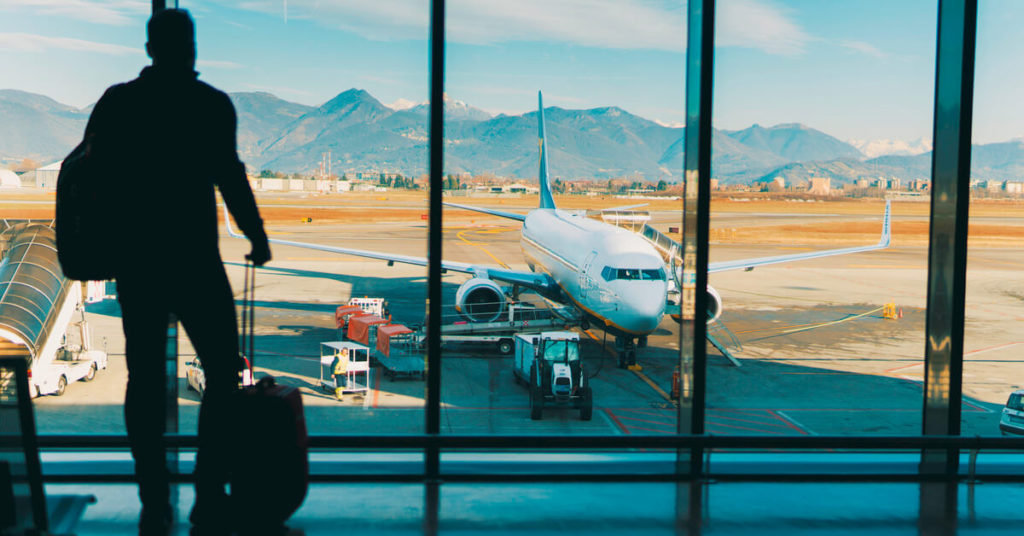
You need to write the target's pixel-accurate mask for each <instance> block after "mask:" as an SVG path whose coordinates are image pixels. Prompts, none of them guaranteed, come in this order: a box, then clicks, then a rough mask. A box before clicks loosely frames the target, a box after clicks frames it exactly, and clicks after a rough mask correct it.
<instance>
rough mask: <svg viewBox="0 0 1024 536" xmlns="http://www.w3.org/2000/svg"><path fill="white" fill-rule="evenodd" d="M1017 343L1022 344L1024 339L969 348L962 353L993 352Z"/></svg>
mask: <svg viewBox="0 0 1024 536" xmlns="http://www.w3.org/2000/svg"><path fill="white" fill-rule="evenodd" d="M1018 344H1024V341H1018V342H1008V343H1006V344H997V345H995V346H989V347H987V348H979V349H977V350H971V351H970V352H964V355H965V356H966V355H975V354H983V353H985V352H994V351H996V350H1002V349H1003V348H1009V347H1011V346H1017V345H1018Z"/></svg>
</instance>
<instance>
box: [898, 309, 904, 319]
mask: <svg viewBox="0 0 1024 536" xmlns="http://www.w3.org/2000/svg"><path fill="white" fill-rule="evenodd" d="M897 318H903V308H902V307H900V313H899V315H898V316H897Z"/></svg>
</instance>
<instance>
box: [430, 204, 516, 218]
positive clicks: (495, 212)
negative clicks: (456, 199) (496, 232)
mask: <svg viewBox="0 0 1024 536" xmlns="http://www.w3.org/2000/svg"><path fill="white" fill-rule="evenodd" d="M445 206H449V207H455V208H461V209H463V210H472V211H474V212H483V213H484V214H490V215H492V216H498V217H499V218H508V219H510V220H518V221H526V215H525V214H516V213H515V212H505V211H504V210H497V209H493V208H483V207H474V206H470V205H459V204H456V203H445Z"/></svg>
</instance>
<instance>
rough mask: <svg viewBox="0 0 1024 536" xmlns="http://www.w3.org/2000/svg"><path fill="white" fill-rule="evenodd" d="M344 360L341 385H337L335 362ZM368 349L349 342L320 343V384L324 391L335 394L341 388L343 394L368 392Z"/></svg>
mask: <svg viewBox="0 0 1024 536" xmlns="http://www.w3.org/2000/svg"><path fill="white" fill-rule="evenodd" d="M339 359H341V360H344V363H343V366H344V368H345V376H344V380H343V382H342V383H343V385H338V382H337V378H336V377H335V375H334V369H335V364H336V362H337V360H339ZM370 379H371V378H370V349H369V348H367V347H365V346H363V345H361V344H356V343H354V342H350V341H330V342H324V343H320V383H319V386H320V388H321V389H323V390H324V391H326V392H328V393H330V394H332V395H333V394H335V392H336V389H337V388H339V387H341V389H342V392H343V393H364V394H365V393H367V392H369V390H370Z"/></svg>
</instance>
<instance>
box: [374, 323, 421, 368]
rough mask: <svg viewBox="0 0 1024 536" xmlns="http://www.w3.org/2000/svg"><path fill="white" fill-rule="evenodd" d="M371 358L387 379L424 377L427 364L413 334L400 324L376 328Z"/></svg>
mask: <svg viewBox="0 0 1024 536" xmlns="http://www.w3.org/2000/svg"><path fill="white" fill-rule="evenodd" d="M373 357H374V359H375V360H376V361H377V362H378V363H379V364H380V366H381V368H382V369H383V371H384V374H385V375H386V376H387V377H388V378H389V379H392V380H394V379H395V378H396V377H398V376H403V377H412V378H416V377H418V378H420V379H423V377H424V372H425V370H426V364H427V362H426V359H425V357H424V354H423V349H422V346H421V345H420V343H419V341H418V340H417V338H416V334H415V332H414V331H413V330H411V329H409V328H408V327H406V326H403V325H401V324H388V325H381V326H377V351H376V352H374V354H373Z"/></svg>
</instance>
